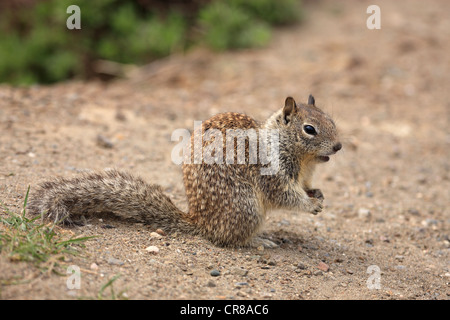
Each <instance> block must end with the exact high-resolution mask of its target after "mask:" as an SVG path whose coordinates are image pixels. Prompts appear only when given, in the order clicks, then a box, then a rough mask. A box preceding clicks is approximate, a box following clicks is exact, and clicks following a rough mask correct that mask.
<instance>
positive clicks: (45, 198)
mask: <svg viewBox="0 0 450 320" xmlns="http://www.w3.org/2000/svg"><path fill="white" fill-rule="evenodd" d="M211 129H216V130H217V131H219V132H221V133H223V134H226V132H227V130H228V129H240V130H242V132H247V131H246V130H250V131H252V132H253V133H256V135H257V136H258V137H259V138H261V137H262V132H263V131H264V130H263V129H265V130H272V132H276V133H277V143H276V144H275V143H270V139H268V138H264V139H260V140H258V141H259V142H261V141H264V142H267V143H266V144H258V148H259V149H261V148H262V147H263V146H264V147H268V148H269V149H270V150H271V151H270V152H269V153H267V154H268V159H269V160H270V161H275V160H276V162H277V170H276V171H274V172H273V173H271V174H261V169H263V168H264V167H266V168H267V166H268V165H267V162H265V164H262V161H257V162H256V163H252V162H250V161H249V158H250V153H251V148H250V138H249V139H247V140H245V142H244V145H243V147H244V149H239V146H238V143H236V145H234V142H233V150H232V151H233V158H234V160H236V158H237V156H239V155H240V154H238V150H241V151H239V153H242V150H244V153H245V159H246V160H245V161H244V162H240V163H232V164H229V163H204V162H201V163H198V162H195V161H193V162H191V163H189V162H187V163H184V164H183V165H182V170H183V180H184V186H185V190H186V195H187V200H188V203H189V211H188V212H187V213H185V212H182V211H181V210H179V209H178V208H177V207H176V206H175V205H174V204H173V202H172V201H171V200H170V198H169V197H168V196H167V195H165V194H164V193H163V191H162V188H161V187H160V186H158V185H154V184H148V183H147V182H145V181H144V180H142V179H141V178H138V177H134V176H132V175H131V174H129V173H124V172H121V171H117V170H106V171H103V172H94V173H84V174H80V175H79V176H77V177H75V178H72V179H66V178H56V179H53V180H51V181H47V182H44V183H42V184H41V185H40V186H39V187H38V189H37V190H36V191H35V192H32V194H31V199H30V203H29V206H28V209H29V212H30V213H32V214H43V215H44V216H45V217H46V218H50V219H53V220H54V221H55V222H63V223H72V222H76V221H77V220H78V219H79V218H81V216H82V215H86V214H91V213H94V212H110V213H114V214H115V215H117V216H120V217H123V218H133V219H135V220H138V221H141V222H144V223H148V224H151V225H153V226H155V227H158V228H161V229H163V230H165V231H166V232H174V231H181V232H187V233H190V234H197V235H201V236H203V237H205V238H207V239H209V240H210V241H211V242H213V243H214V244H216V245H218V246H231V247H239V246H249V245H250V246H259V245H264V246H266V247H274V246H276V244H274V243H273V242H271V241H269V240H267V239H263V238H260V237H258V232H259V231H260V229H261V226H262V224H263V222H264V220H265V215H266V212H267V211H269V210H271V209H277V208H288V209H298V210H302V211H306V212H310V213H313V214H317V213H318V212H320V211H321V210H322V203H323V199H324V198H323V194H322V192H321V191H320V190H319V189H313V188H312V186H311V179H312V174H313V171H314V168H315V166H316V164H318V163H321V162H326V161H328V160H329V156H330V155H332V154H334V153H336V152H337V151H339V150H340V149H341V147H342V145H341V143H340V142H339V140H338V134H337V130H336V126H335V123H334V122H333V120H332V119H331V117H330V116H328V115H327V114H326V113H324V112H323V111H322V110H320V109H319V108H318V107H316V106H315V101H314V98H313V96H311V95H310V96H309V99H308V103H307V104H297V103H296V102H295V101H294V99H293V98H291V97H288V98H286V100H285V105H284V107H282V108H281V109H280V110H278V111H277V112H275V113H274V114H273V115H272V116H271V117H269V119H267V120H266V121H264V122H257V121H256V120H254V119H252V118H251V117H249V116H247V115H245V114H240V113H222V114H218V115H216V116H213V117H212V118H210V119H209V120H207V121H205V122H203V124H202V126H201V128H200V129H199V130H197V131H196V132H194V134H193V135H192V138H191V141H190V144H191V147H193V149H194V152H193V154H192V155H190V157H191V160H192V159H194V157H195V156H198V155H199V154H200V155H202V152H205V151H206V149H208V146H209V147H210V146H211V141H213V139H209V140H208V139H204V141H203V142H202V145H201V147H200V149H199V148H195V146H194V140H195V136H196V134H197V135H201V137H203V138H204V137H205V136H206V134H207V133H208V132H209V131H210V130H211ZM233 139H234V138H233ZM236 139H237V140H238V138H236ZM274 141H275V140H274ZM221 142H222V145H223V153H222V154H221V155H220V152H217V154H214V151H213V152H212V153H211V155H212V156H213V157H215V158H216V160H217V158H218V157H219V156H220V157H223V156H224V155H225V154H226V149H225V140H223V141H221ZM275 146H276V148H275ZM216 151H217V150H216ZM219 151H220V150H219Z"/></svg>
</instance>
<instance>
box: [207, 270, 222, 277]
mask: <svg viewBox="0 0 450 320" xmlns="http://www.w3.org/2000/svg"><path fill="white" fill-rule="evenodd" d="M209 274H210V275H211V276H213V277H218V276H220V271H219V270H217V269H213V270H211V272H210V273H209Z"/></svg>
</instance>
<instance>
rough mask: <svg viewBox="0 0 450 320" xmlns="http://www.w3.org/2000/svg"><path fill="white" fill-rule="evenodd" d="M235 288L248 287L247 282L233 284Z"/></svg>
mask: <svg viewBox="0 0 450 320" xmlns="http://www.w3.org/2000/svg"><path fill="white" fill-rule="evenodd" d="M235 286H236V287H243V286H248V282H236V283H235Z"/></svg>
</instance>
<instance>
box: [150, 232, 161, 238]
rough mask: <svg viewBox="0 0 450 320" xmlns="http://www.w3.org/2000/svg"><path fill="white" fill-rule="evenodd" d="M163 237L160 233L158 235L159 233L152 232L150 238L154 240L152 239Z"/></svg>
mask: <svg viewBox="0 0 450 320" xmlns="http://www.w3.org/2000/svg"><path fill="white" fill-rule="evenodd" d="M162 237H163V236H162V235H160V234H159V233H157V232H151V233H150V238H152V239H161V238H162Z"/></svg>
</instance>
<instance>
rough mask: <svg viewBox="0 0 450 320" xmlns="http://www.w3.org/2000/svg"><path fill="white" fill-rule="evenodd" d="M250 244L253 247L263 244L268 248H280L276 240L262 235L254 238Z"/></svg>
mask: <svg viewBox="0 0 450 320" xmlns="http://www.w3.org/2000/svg"><path fill="white" fill-rule="evenodd" d="M248 244H249V246H250V247H252V248H258V247H260V246H263V247H264V248H266V249H273V248H278V245H277V244H276V243H275V242H273V241H270V240H268V239H264V238H261V237H254V238H252V239H251V240H250V242H249V243H248Z"/></svg>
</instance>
